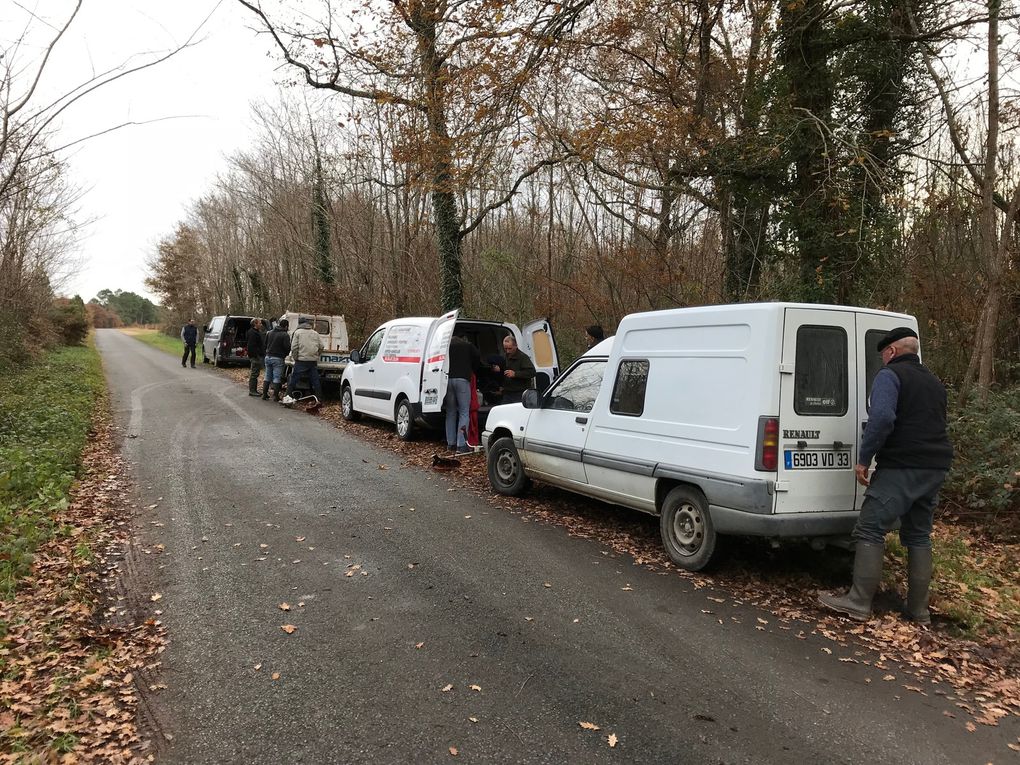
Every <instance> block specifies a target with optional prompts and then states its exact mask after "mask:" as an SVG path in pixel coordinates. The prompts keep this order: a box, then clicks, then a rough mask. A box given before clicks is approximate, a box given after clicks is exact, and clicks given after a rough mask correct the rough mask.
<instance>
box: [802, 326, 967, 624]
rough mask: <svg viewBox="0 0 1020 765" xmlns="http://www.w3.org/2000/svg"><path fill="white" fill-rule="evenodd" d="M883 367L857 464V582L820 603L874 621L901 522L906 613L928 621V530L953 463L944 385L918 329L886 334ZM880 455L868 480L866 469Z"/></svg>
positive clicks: (880, 344)
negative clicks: (890, 537)
mask: <svg viewBox="0 0 1020 765" xmlns="http://www.w3.org/2000/svg"><path fill="white" fill-rule="evenodd" d="M877 350H878V352H879V353H880V354H881V355H882V362H883V363H884V364H885V366H884V367H883V368H882V369H880V370H879V371H878V374H877V375H875V382H874V385H873V386H872V388H871V398H870V402H869V403H870V406H869V410H868V427H867V429H866V430H865V431H864V438H863V439H862V442H861V448H860V453H859V454H858V457H857V465H856V467H855V468H854V470H855V472H856V474H857V482H858V483H860V484H861V485H862V486H867V487H868V489H867V491H866V492H865V494H864V504H863V505H862V506H861V514H860V517H859V518H858V519H857V525H856V527H855V528H854V537H855V538H856V540H857V547H856V552H855V555H854V574H853V586H852V587H851V588H850V591H849V592H848V593H847V594H846V595H842V596H836V595H822V596H821V597H820V598H819V600H820V601H821V603H822V605H823V606H826V607H827V608H831V609H832V610H834V611H839V612H840V613H842V614H846V615H847V616H849V617H850V618H851V619H856V620H857V621H867V620H868V619H870V618H871V601H872V599H873V598H874V597H875V592H876V590H878V586H879V584H880V583H881V581H882V563H883V560H884V557H885V535H886V534H887V533H888V532H889V531H891V530H892V529H893V528H894V527H895V525H896V522H897V521H899V522H900V542H902V543H903V546H904V547H906V548H907V601H906V604H905V607H904V612H903V613H904V616H905V617H906V618H907V619H908V620H910V621H913V622H917V623H919V624H931V614H930V613H929V611H928V588H929V585H930V583H931V574H932V555H931V528H932V521H933V518H934V515H935V505H936V504H937V502H938V494H939V489H941V488H942V483H943V481H945V479H946V473H947V472H948V471H949V467H950V465H951V464H952V461H953V447H952V444H950V443H949V436H948V435H947V434H946V389H945V387H944V386H943V385H942V383H941V382H940V381H939V379H938V378H937V377H936V376H935V375H933V374H932V373H931V372H929V371H928V369H927V368H925V367H924V366H923V365H922V364H921V360H920V358H919V357H918V352H919V350H920V347H919V345H918V342H917V333H916V332H915V331H914V330H913V329H911V328H910V327H897V328H896V329H893V330H890V331H889V332H887V333H886V334H885V335H884V336H883V337H882V339H881V340H879V342H878V346H877ZM873 457H875V458H876V459H877V463H876V468H875V473H874V475H872V477H871V480H870V481H869V480H868V467H869V466H870V465H871V460H872V458H873Z"/></svg>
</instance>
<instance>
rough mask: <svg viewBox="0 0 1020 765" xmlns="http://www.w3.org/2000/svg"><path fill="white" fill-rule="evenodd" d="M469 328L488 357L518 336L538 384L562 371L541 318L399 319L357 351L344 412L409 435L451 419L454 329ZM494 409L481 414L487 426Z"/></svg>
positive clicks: (344, 386) (344, 389)
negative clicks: (520, 321)
mask: <svg viewBox="0 0 1020 765" xmlns="http://www.w3.org/2000/svg"><path fill="white" fill-rule="evenodd" d="M455 328H456V330H457V331H458V332H461V333H463V335H464V336H465V337H466V338H467V340H468V342H470V343H472V344H473V345H474V346H475V347H476V348H477V349H478V352H479V354H480V355H481V357H482V359H483V360H485V359H486V358H487V357H489V356H493V355H497V354H502V353H503V338H504V337H506V336H507V335H512V336H513V337H514V338H515V339H516V340H517V345H518V347H519V348H520V349H521V350H522V351H524V353H526V354H528V356H529V357H530V358H531V360H532V361H533V362H534V364H535V371H536V373H537V374H536V378H535V383H536V385H537V387H538V388H539V389H540V390H545V389H546V388H547V387H548V386H549V382H550V381H552V379H553V378H554V377H556V375H557V374H558V373H559V362H558V360H557V356H556V344H555V342H554V341H553V335H552V327H551V326H550V324H549V322H548V320H546V319H536V320H535V321H532V322H529V323H528V324H525V325H524V327H523V328H518V327H517V325H515V324H510V323H509V322H500V321H482V320H478V319H464V318H461V317H460V310H459V309H458V310H455V311H450V312H449V313H445V314H443V315H442V316H440V317H438V318H436V317H431V316H430V317H422V316H417V317H407V318H402V319H391V320H390V321H387V322H386V323H385V324H382V325H381V326H380V327H379V328H378V329H376V331H375V332H373V333H372V334H371V335H370V336H369V338H368V340H366V341H365V344H364V345H363V346H362V347H361V348H360V349H358V350H355V351H352V352H351V358H350V363H348V365H347V368H346V369H345V370H344V374H343V380H342V382H341V391H340V411H341V412H342V413H343V417H344V419H346V420H354V419H357V418H358V417H360V416H361V415H363V414H364V415H368V416H369V417H375V418H377V419H380V420H387V421H389V422H392V423H394V424H395V425H396V431H397V435H398V436H399V437H400V438H401V439H402V440H407V439H410V438H412V437H413V436H414V433H415V429H416V427H417V425H418V424H419V423H421V424H425V425H428V426H433V427H435V426H439V425H440V424H441V423H442V422H443V399H444V398H445V397H446V388H447V380H448V379H449V368H450V362H449V359H447V354H448V353H449V350H450V340H451V339H452V337H453V332H454V329H455ZM488 411H489V407H488V406H486V405H484V404H483V405H482V406H481V407H480V408H479V411H478V417H479V427H482V423H483V422H484V418H485V416H486V414H487V413H488Z"/></svg>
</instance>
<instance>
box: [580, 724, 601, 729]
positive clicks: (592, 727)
mask: <svg viewBox="0 0 1020 765" xmlns="http://www.w3.org/2000/svg"><path fill="white" fill-rule="evenodd" d="M578 725H580V726H581V727H582V728H584V729H585V730H602V729H601V728H600V727H599V726H597V725H596V724H595V723H590V722H579V723H578Z"/></svg>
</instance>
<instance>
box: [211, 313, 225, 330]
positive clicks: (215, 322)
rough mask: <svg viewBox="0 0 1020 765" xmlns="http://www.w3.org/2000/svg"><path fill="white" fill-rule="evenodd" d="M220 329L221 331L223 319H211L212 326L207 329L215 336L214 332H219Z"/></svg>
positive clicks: (220, 317)
mask: <svg viewBox="0 0 1020 765" xmlns="http://www.w3.org/2000/svg"><path fill="white" fill-rule="evenodd" d="M221 329H223V317H222V316H217V317H216V318H215V319H213V323H212V326H210V327H209V331H210V332H211V333H214V334H215V333H216V332H219V331H220V330H221Z"/></svg>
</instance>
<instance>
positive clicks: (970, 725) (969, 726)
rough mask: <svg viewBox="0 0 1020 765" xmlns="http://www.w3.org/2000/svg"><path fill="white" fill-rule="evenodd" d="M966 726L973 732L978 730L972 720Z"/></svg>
mask: <svg viewBox="0 0 1020 765" xmlns="http://www.w3.org/2000/svg"><path fill="white" fill-rule="evenodd" d="M964 727H965V728H966V729H967V730H969V731H970V732H971V733H973V732H974V731H976V730H977V726H976V725H975V724H974V723H972V722H968V723H967V724H966V725H965V726H964Z"/></svg>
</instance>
